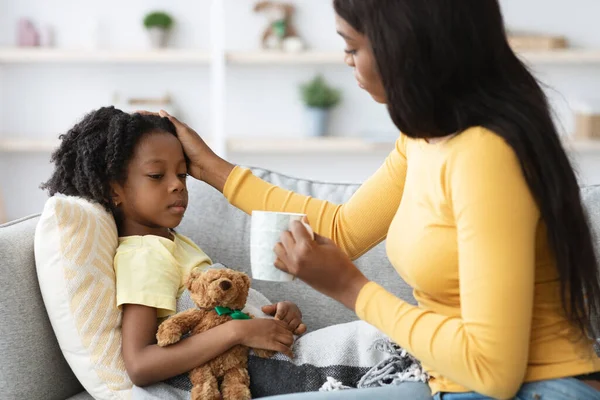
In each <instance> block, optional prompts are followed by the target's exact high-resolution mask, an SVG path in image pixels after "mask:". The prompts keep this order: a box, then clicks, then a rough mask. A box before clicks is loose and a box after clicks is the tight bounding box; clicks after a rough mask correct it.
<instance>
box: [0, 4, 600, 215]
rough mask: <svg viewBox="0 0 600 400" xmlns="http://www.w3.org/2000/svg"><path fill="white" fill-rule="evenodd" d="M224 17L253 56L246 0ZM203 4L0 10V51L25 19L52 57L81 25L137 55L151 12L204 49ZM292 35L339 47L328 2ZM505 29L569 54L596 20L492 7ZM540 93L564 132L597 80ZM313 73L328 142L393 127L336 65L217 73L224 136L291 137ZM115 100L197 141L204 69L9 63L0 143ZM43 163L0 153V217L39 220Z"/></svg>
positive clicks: (279, 162) (325, 159) (592, 172)
mask: <svg viewBox="0 0 600 400" xmlns="http://www.w3.org/2000/svg"><path fill="white" fill-rule="evenodd" d="M223 1H225V6H226V10H227V18H228V21H227V27H226V32H227V37H226V44H227V48H228V49H230V50H251V49H256V48H257V47H258V44H259V36H260V34H261V33H262V30H263V29H264V22H265V21H264V18H262V17H261V16H258V15H254V14H253V13H252V10H251V9H252V5H253V4H254V1H252V0H223ZM209 3H210V1H209V0H177V1H170V2H168V1H161V0H126V1H116V0H104V1H102V2H99V1H95V2H92V1H86V0H83V1H81V0H79V1H75V0H52V1H47V0H19V1H17V0H0V46H7V45H13V44H14V42H15V25H16V20H17V19H18V18H19V17H22V16H30V17H32V18H33V19H34V20H35V21H36V22H40V23H50V24H52V25H54V26H56V27H59V28H60V29H58V30H57V35H56V42H57V46H58V47H64V48H80V47H81V46H83V45H84V44H85V43H86V42H87V39H86V35H87V32H88V31H89V26H91V23H90V21H91V20H92V19H93V18H98V20H100V21H101V33H102V37H103V40H102V45H103V46H104V47H106V48H118V49H136V48H145V47H147V40H146V39H147V38H146V36H145V32H144V29H143V27H142V25H141V19H142V18H143V15H144V13H145V12H146V11H149V10H151V9H155V8H161V9H165V10H168V11H169V12H171V13H172V14H173V15H174V16H175V19H176V21H177V25H176V28H175V31H174V32H173V37H172V45H173V47H178V48H197V49H208V48H209V23H210V21H209ZM295 3H296V4H297V8H298V12H297V18H296V25H297V28H298V30H299V32H300V34H301V35H302V36H303V37H304V38H305V40H306V42H307V43H308V45H309V47H311V48H313V49H317V50H339V51H340V57H341V56H342V53H341V52H342V48H343V43H342V41H341V39H339V38H338V37H337V35H336V33H335V27H334V14H333V11H332V8H331V2H330V1H325V0H296V1H295ZM502 4H503V6H504V11H505V16H506V20H507V25H508V26H509V28H514V29H527V30H538V31H540V32H554V33H560V34H564V35H567V36H568V37H569V38H570V39H571V40H572V42H573V44H574V45H576V46H581V47H591V48H600V27H598V24H597V22H596V19H597V16H598V15H600V2H598V1H597V0H574V1H571V2H548V1H544V0H503V1H502ZM534 67H535V69H536V71H537V73H538V74H539V76H540V77H541V78H542V79H543V80H544V81H545V82H546V83H548V84H549V85H550V86H551V87H552V89H551V90H549V94H550V95H551V98H552V103H553V105H554V106H555V107H556V109H557V112H558V113H559V115H560V120H561V123H562V124H563V125H564V128H565V131H567V132H569V131H572V129H573V122H572V118H571V112H570V106H571V103H573V102H575V101H577V100H581V99H585V98H590V97H594V96H596V93H600V75H599V74H598V73H599V71H598V70H597V68H592V67H585V68H584V67H544V68H541V67H537V66H534ZM317 72H321V73H323V74H324V75H325V76H326V78H327V79H328V80H329V81H330V82H331V83H333V84H334V85H336V86H339V87H341V88H342V89H343V91H344V101H343V103H342V104H341V105H340V106H339V107H338V108H337V109H336V110H335V112H334V115H333V120H332V125H331V134H332V135H340V136H368V135H374V134H387V135H389V136H390V137H393V136H394V135H395V134H396V133H395V129H394V127H393V125H392V123H391V122H390V120H389V117H388V116H387V114H386V111H385V108H384V107H383V106H381V105H378V104H376V103H375V102H373V101H372V100H371V99H370V97H369V96H368V95H367V94H365V93H364V92H362V91H361V90H360V89H359V88H358V87H357V86H356V84H355V82H354V79H353V77H352V74H351V70H350V69H349V68H347V67H344V66H342V65H339V66H323V67H317V66H302V67H292V66H272V67H264V66H260V67H259V66H230V67H228V74H227V82H226V84H227V91H228V93H227V121H226V130H227V134H228V135H229V136H269V137H272V136H301V135H302V134H303V132H304V124H303V109H302V105H301V103H300V101H299V96H298V84H299V83H300V82H303V81H306V80H308V79H310V78H311V77H312V76H313V75H314V74H315V73H317ZM115 91H118V92H120V93H121V94H122V95H129V96H133V95H135V96H160V95H162V94H164V93H165V92H169V93H171V94H172V95H173V96H174V98H175V99H176V102H177V105H178V107H179V108H180V110H181V115H182V118H184V119H185V120H186V121H187V122H189V123H190V125H192V126H194V127H196V128H197V130H198V131H200V132H208V131H209V128H210V99H209V96H208V93H209V69H208V67H201V68H197V67H185V66H173V67H167V66H147V65H146V66H110V65H87V66H86V65H50V66H49V65H30V66H26V65H12V66H0V137H1V136H9V137H14V136H16V135H26V136H30V137H55V136H57V135H58V134H60V133H63V132H65V131H66V130H67V129H68V128H69V127H70V126H72V125H73V123H75V122H76V121H77V120H78V119H79V118H81V117H82V116H83V114H84V113H86V112H88V111H89V110H91V109H93V108H96V107H99V106H101V105H106V104H109V103H111V102H112V98H113V94H114V92H115ZM384 157H385V152H378V153H377V154H373V155H368V156H365V155H363V156H356V157H353V156H335V157H333V156H327V155H321V156H309V155H301V156H285V157H283V156H281V157H275V156H267V155H241V154H231V155H230V158H231V160H232V161H234V162H238V163H242V164H246V165H257V166H262V167H266V168H272V169H276V170H278V171H282V172H285V173H288V174H292V175H297V176H303V177H308V178H316V179H320V180H342V181H354V182H356V181H362V180H364V179H365V178H366V177H367V176H369V175H370V174H371V173H372V172H373V171H374V170H375V169H376V168H377V167H378V166H379V164H380V162H381V161H382V159H383V158H384ZM47 159H48V155H27V156H25V155H22V154H21V155H7V154H1V153H0V171H1V172H2V173H0V188H1V189H0V190H1V191H3V192H4V195H5V198H6V203H7V204H6V205H7V209H8V210H7V211H8V216H9V218H16V217H20V216H23V215H26V214H29V213H34V212H38V211H39V210H41V207H42V205H43V202H44V199H45V196H44V194H43V193H41V192H40V191H39V190H38V189H37V188H38V186H39V183H40V182H42V181H43V180H45V179H47V177H48V176H49V174H50V171H51V166H49V165H48V163H47ZM577 160H578V162H579V164H580V170H581V171H582V180H583V181H584V182H585V183H600V155H599V154H587V155H579V156H578V157H577Z"/></svg>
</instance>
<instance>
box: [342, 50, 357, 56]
mask: <svg viewBox="0 0 600 400" xmlns="http://www.w3.org/2000/svg"><path fill="white" fill-rule="evenodd" d="M344 52H345V53H346V54H350V55H351V56H354V55H356V50H344Z"/></svg>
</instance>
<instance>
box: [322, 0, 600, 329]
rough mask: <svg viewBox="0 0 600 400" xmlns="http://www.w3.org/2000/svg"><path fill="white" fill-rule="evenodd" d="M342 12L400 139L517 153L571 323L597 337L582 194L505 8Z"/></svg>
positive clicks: (365, 1) (491, 1)
mask: <svg viewBox="0 0 600 400" xmlns="http://www.w3.org/2000/svg"><path fill="white" fill-rule="evenodd" d="M333 3H334V8H335V11H336V13H337V14H338V15H339V16H340V17H342V18H343V19H344V20H345V21H347V22H348V23H349V24H350V25H351V26H352V27H353V28H354V29H355V30H356V31H358V32H360V33H363V34H365V35H366V36H367V38H368V39H369V41H370V43H371V46H372V48H373V52H374V55H375V59H376V62H377V66H378V68H379V73H380V75H381V79H382V81H383V84H384V87H385V91H386V95H387V103H388V109H389V113H390V115H391V117H392V120H393V121H394V123H395V124H396V126H397V127H398V128H399V129H400V131H402V132H403V133H404V134H405V135H407V136H409V137H413V138H434V137H442V136H446V135H449V134H452V133H456V132H462V131H464V130H466V129H467V128H469V127H473V126H483V127H485V128H487V129H489V130H491V131H493V132H495V133H496V134H497V135H499V136H501V137H502V138H503V139H504V140H505V141H506V142H507V143H508V144H509V145H510V146H511V147H512V148H513V150H514V151H515V153H516V155H517V157H518V159H519V161H520V163H521V167H522V169H523V173H524V176H525V179H526V180H527V183H528V185H529V188H530V190H531V192H532V193H533V195H534V197H535V199H536V201H537V204H538V207H539V209H540V212H541V215H542V218H543V221H544V223H545V224H546V227H547V232H548V240H549V243H550V246H551V249H552V251H553V255H554V258H555V260H556V265H557V268H558V272H559V275H560V280H561V294H562V300H563V306H564V308H565V312H566V315H567V316H568V318H569V319H570V320H572V321H573V322H574V323H575V324H576V325H577V326H578V327H580V328H581V329H582V330H583V331H584V332H585V333H587V334H590V335H592V334H597V330H598V327H595V326H592V322H591V317H590V316H591V315H594V316H596V315H598V314H599V311H600V278H599V272H598V260H597V258H596V254H595V253H594V246H593V242H592V235H591V232H590V228H589V226H588V220H587V215H586V213H585V211H584V208H583V206H582V203H581V196H580V189H579V185H578V183H577V179H576V176H575V173H574V171H573V168H572V166H571V163H570V162H569V159H568V157H567V155H566V153H565V151H564V149H563V147H562V145H561V140H560V138H559V135H558V132H557V129H556V127H555V125H554V123H553V120H552V116H551V112H550V107H549V105H548V101H547V99H546V96H545V94H544V92H543V91H542V89H541V87H540V85H539V83H538V82H537V80H536V79H535V78H534V77H533V76H532V74H531V73H530V72H529V70H528V69H527V67H526V66H525V65H524V64H523V63H522V62H521V61H520V60H519V58H518V57H517V56H516V55H515V53H514V52H513V51H512V50H511V48H510V47H509V45H508V41H507V38H506V32H505V30H504V22H503V18H502V13H501V10H500V5H499V4H498V1H497V0H459V1H457V0H334V2H333ZM594 337H597V336H594Z"/></svg>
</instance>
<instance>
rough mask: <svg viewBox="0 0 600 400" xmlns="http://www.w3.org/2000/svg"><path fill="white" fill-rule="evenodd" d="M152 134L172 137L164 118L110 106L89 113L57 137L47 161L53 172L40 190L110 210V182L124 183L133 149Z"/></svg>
mask: <svg viewBox="0 0 600 400" xmlns="http://www.w3.org/2000/svg"><path fill="white" fill-rule="evenodd" d="M155 131H163V132H168V133H171V134H173V135H176V131H175V126H174V125H173V124H172V123H171V121H169V120H168V119H167V118H161V117H158V116H154V115H142V114H128V113H126V112H123V111H121V110H118V109H116V108H114V107H103V108H100V109H99V110H96V111H92V112H90V113H89V114H87V115H86V116H85V117H84V118H83V120H82V121H81V122H79V123H78V124H77V125H75V126H74V127H73V128H72V129H71V130H69V131H68V132H67V133H66V134H64V135H61V136H60V139H61V144H60V147H59V148H58V149H57V150H56V151H55V152H54V153H53V154H52V158H51V162H52V163H54V165H55V169H54V173H53V174H52V177H51V178H50V179H49V180H48V182H46V183H44V184H42V186H41V188H42V189H44V190H48V192H49V194H50V196H53V195H54V194H56V193H61V194H64V195H67V196H79V197H83V198H85V199H87V200H90V201H94V202H96V203H98V204H101V205H102V206H104V208H106V209H107V210H108V211H112V210H113V207H112V202H111V188H110V183H111V182H120V183H124V182H125V180H126V179H127V166H128V164H129V161H130V160H131V158H132V156H133V152H134V149H135V146H136V145H137V144H138V142H139V141H140V139H141V138H142V136H144V135H145V134H148V133H150V132H155Z"/></svg>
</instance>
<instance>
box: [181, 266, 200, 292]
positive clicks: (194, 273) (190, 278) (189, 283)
mask: <svg viewBox="0 0 600 400" xmlns="http://www.w3.org/2000/svg"><path fill="white" fill-rule="evenodd" d="M203 272H204V271H202V270H201V269H200V268H196V269H193V270H192V272H190V276H188V279H187V282H186V284H185V286H186V287H187V288H188V290H192V284H193V283H194V281H195V280H196V278H198V277H199V276H200V275H201V274H202V273H203Z"/></svg>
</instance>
